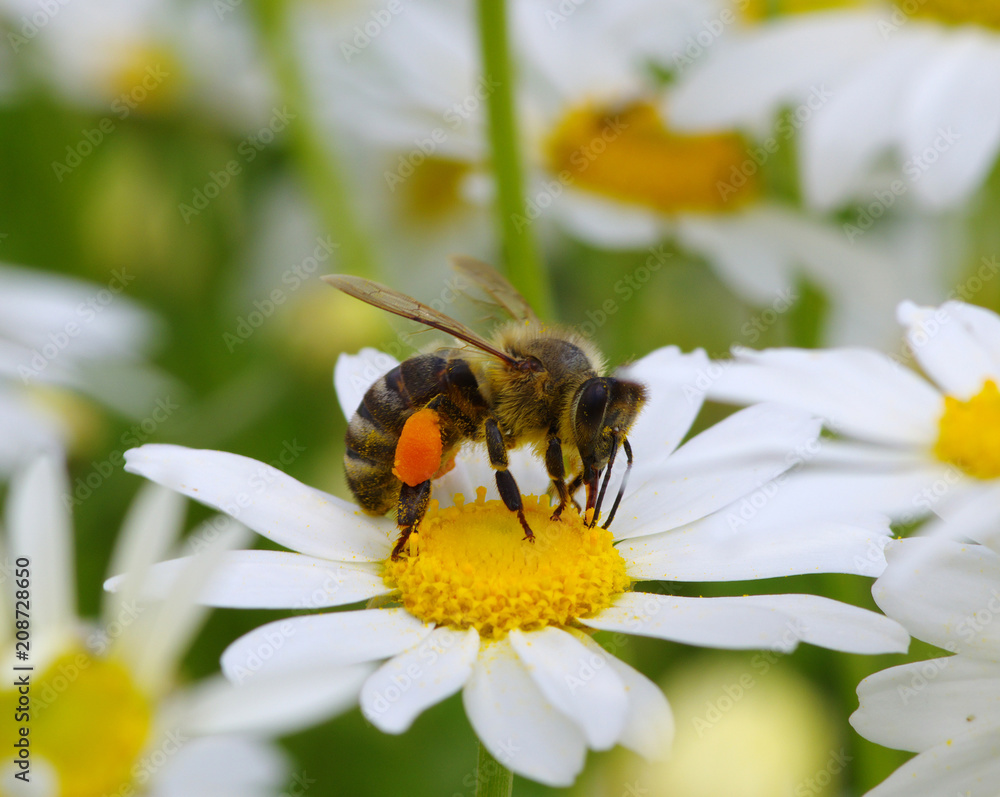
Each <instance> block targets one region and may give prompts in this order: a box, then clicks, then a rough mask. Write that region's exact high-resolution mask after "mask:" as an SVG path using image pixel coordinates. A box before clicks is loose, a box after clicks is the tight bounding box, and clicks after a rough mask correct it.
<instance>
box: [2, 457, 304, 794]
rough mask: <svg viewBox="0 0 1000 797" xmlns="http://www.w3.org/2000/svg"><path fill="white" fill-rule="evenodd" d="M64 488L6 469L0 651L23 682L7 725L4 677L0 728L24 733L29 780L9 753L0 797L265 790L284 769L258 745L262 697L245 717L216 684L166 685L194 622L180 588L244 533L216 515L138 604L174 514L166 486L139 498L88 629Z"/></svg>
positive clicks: (10, 701) (233, 695)
mask: <svg viewBox="0 0 1000 797" xmlns="http://www.w3.org/2000/svg"><path fill="white" fill-rule="evenodd" d="M68 492H69V485H68V484H67V480H66V476H65V474H64V472H63V471H62V469H61V467H60V466H58V465H57V464H56V461H55V460H54V459H51V458H42V459H38V460H35V461H34V462H33V463H32V464H31V465H30V467H28V468H27V469H26V470H25V471H22V472H20V473H19V475H18V477H17V478H16V479H15V480H14V481H13V483H12V485H11V490H10V494H9V496H8V500H7V537H6V540H5V541H4V546H3V547H4V549H5V550H4V554H5V558H4V573H3V580H4V582H5V585H4V586H5V588H4V594H3V605H4V613H3V619H2V621H0V647H2V650H3V660H4V662H5V666H6V672H7V673H8V674H10V675H11V678H12V679H13V678H15V677H19V678H26V679H27V681H26V682H23V681H22V682H21V683H27V684H28V686H27V689H28V700H29V704H28V712H27V718H25V717H24V716H21V717H20V718H19V717H18V716H17V714H16V712H15V711H14V709H15V707H19V708H23V706H22V704H21V703H19V701H20V700H21V694H20V693H19V691H18V688H19V687H18V686H17V682H15V683H14V684H12V683H11V682H10V681H7V682H6V683H5V684H4V687H3V690H2V691H0V705H2V706H3V707H4V711H3V716H2V720H0V724H2V726H3V728H4V738H5V739H12V740H16V739H19V738H21V735H22V734H21V728H24V727H27V728H28V729H29V738H30V755H29V756H28V760H29V765H30V769H29V771H28V775H27V776H26V777H24V780H25V781H29V782H28V783H25V782H22V779H19V778H17V777H16V776H17V774H18V773H19V772H23V768H22V767H21V766H19V765H18V761H19V760H21V759H20V757H18V756H17V755H16V753H17V751H16V750H15V755H14V756H10V755H8V756H5V758H4V762H3V764H2V765H0V782H2V784H3V786H2V790H3V794H28V795H31V797H42V796H43V795H44V796H46V797H49V796H51V797H90V796H91V795H102V794H104V795H110V794H119V793H120V794H148V795H156V797H172V796H174V795H176V797H182V795H183V797H192V796H195V797H201V796H204V797H209V795H213V796H214V795H218V794H220V793H230V794H240V795H246V796H247V797H255V796H256V795H261V797H263V795H267V794H276V793H277V792H278V790H279V788H280V785H281V784H282V783H283V781H284V779H285V776H286V773H287V762H286V761H285V757H284V755H282V754H281V752H280V751H279V750H278V749H277V748H276V747H274V746H272V745H271V744H270V743H269V742H266V741H264V740H263V739H262V738H260V735H261V733H269V732H275V731H280V730H283V729H284V728H286V727H288V726H287V725H284V724H282V722H280V721H275V720H274V712H273V708H272V709H271V710H270V711H269V710H268V708H267V705H266V700H265V701H264V702H261V703H260V704H259V706H258V708H259V709H260V711H259V712H257V713H255V714H254V715H249V714H247V713H246V712H245V711H244V710H243V700H244V694H245V693H243V692H242V691H241V690H236V689H235V688H234V687H232V686H231V685H230V684H229V683H228V682H226V680H225V679H223V678H221V677H218V676H216V677H213V678H209V679H206V680H204V681H201V682H199V683H198V684H197V685H195V686H194V687H190V688H185V689H181V688H178V687H177V685H176V683H175V680H176V677H177V669H178V665H179V661H180V657H181V655H182V654H183V653H184V650H185V648H186V647H187V645H188V643H189V642H190V641H191V639H192V637H193V636H194V634H195V632H196V631H197V628H198V626H199V625H200V621H201V620H202V619H204V616H205V609H204V607H201V606H198V605H196V604H195V603H194V602H193V600H192V598H191V592H192V590H194V591H197V589H198V588H199V586H200V585H201V584H203V583H204V582H205V580H206V579H207V577H208V576H209V574H210V572H211V569H212V567H213V566H214V565H215V563H216V562H217V560H218V558H219V555H220V554H221V553H222V551H223V550H224V549H226V548H228V547H231V546H232V545H234V544H237V542H238V541H239V539H241V538H243V537H244V536H245V533H246V530H245V529H242V528H240V527H238V524H236V523H234V522H233V521H232V520H230V519H229V518H215V519H213V521H211V522H209V523H206V524H205V525H204V526H203V527H202V528H200V529H199V530H197V531H196V532H195V536H194V537H192V540H193V541H196V542H200V543H201V544H202V546H203V547H204V548H205V552H204V553H203V554H201V555H200V556H197V557H193V558H192V559H190V560H188V566H187V567H186V568H185V569H184V572H183V573H182V574H181V576H180V578H179V580H178V581H177V583H176V585H175V589H174V590H173V591H172V592H171V593H170V594H169V595H167V596H166V597H167V600H165V601H163V602H161V603H155V604H149V603H145V602H143V601H141V600H140V597H139V592H140V585H141V584H142V582H143V580H144V579H145V577H146V574H147V571H148V567H149V565H150V564H151V563H152V562H153V561H155V560H156V559H158V558H160V557H162V556H163V555H164V554H165V553H166V552H167V551H168V550H169V549H170V548H171V547H172V545H173V542H174V539H175V537H176V536H177V534H178V532H179V531H180V529H181V525H182V522H183V508H184V501H183V499H181V498H180V496H178V495H176V494H175V493H172V492H170V491H169V490H163V489H161V488H147V489H145V490H144V491H143V492H142V493H141V494H140V496H139V497H138V498H137V499H136V501H135V503H134V504H133V506H132V508H131V509H130V511H129V514H128V516H127V518H126V520H125V524H124V528H123V531H122V536H121V539H120V542H119V544H118V547H117V548H116V551H115V553H114V557H113V562H112V568H113V569H114V570H126V571H127V573H126V575H124V576H122V577H121V578H120V579H119V584H120V590H119V591H118V593H117V594H115V595H109V596H108V598H107V600H106V601H105V605H104V608H103V613H102V617H101V619H100V621H99V622H98V623H93V622H90V621H87V620H84V619H81V618H79V617H78V616H77V614H76V611H75V608H74V604H75V593H76V589H75V578H74V570H75V567H74V564H73V537H72V529H71V523H72V520H71V518H70V516H69V513H68V512H67V511H66V510H65V509H64V497H65V496H66V495H67V494H68ZM188 550H190V549H188ZM195 550H197V548H195ZM15 607H17V608H19V609H20V610H21V611H22V612H23V613H26V616H27V619H25V617H24V616H22V615H18V616H17V617H18V619H19V620H21V622H22V623H25V624H26V625H25V624H15V611H14V609H15ZM21 653H26V654H27V658H22V657H21V655H20V654H21ZM261 685H264V684H261ZM271 702H272V703H273V701H271ZM214 733H221V734H224V735H219V736H214V735H210V734H214Z"/></svg>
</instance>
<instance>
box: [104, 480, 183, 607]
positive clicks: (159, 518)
mask: <svg viewBox="0 0 1000 797" xmlns="http://www.w3.org/2000/svg"><path fill="white" fill-rule="evenodd" d="M186 508H187V501H185V500H184V496H182V495H179V494H178V493H175V492H174V491H173V490H168V489H167V488H165V487H160V486H159V485H158V484H144V485H143V486H142V488H141V489H140V490H139V493H138V494H137V495H136V497H135V498H134V499H133V501H132V504H131V505H130V506H129V509H128V514H126V515H125V521H124V523H123V524H122V530H121V532H120V533H119V537H118V542H117V543H116V545H115V549H114V552H113V554H112V556H111V564H110V565H109V566H108V572H110V573H120V574H121V576H119V578H118V581H117V586H116V590H115V592H109V597H108V599H107V600H106V602H105V606H106V609H105V615H106V616H108V617H111V616H113V615H114V614H115V613H116V612H118V611H120V610H121V608H122V607H123V606H128V605H131V604H132V603H133V602H134V601H136V600H138V598H139V594H140V592H141V591H142V588H143V584H144V583H145V581H146V578H147V575H148V573H149V568H150V567H151V566H152V565H153V563H154V562H156V561H158V560H160V559H163V558H164V556H166V555H167V551H168V550H169V548H170V546H171V545H173V543H174V541H175V540H176V539H177V537H178V536H179V535H180V533H181V529H182V528H183V524H184V512H185V509H186ZM112 595H113V596H114V597H113V598H112V597H110V596H112Z"/></svg>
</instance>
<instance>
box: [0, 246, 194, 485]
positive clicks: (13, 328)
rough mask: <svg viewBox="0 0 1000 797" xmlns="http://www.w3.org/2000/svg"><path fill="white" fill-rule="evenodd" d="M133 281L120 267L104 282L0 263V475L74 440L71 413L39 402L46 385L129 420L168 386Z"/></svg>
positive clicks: (148, 316)
mask: <svg viewBox="0 0 1000 797" xmlns="http://www.w3.org/2000/svg"><path fill="white" fill-rule="evenodd" d="M132 279H133V275H131V274H130V273H128V271H127V270H124V271H119V270H116V271H113V272H112V273H111V276H110V279H109V280H108V282H107V283H105V284H104V285H97V284H92V283H87V282H83V281H80V280H76V279H72V278H69V277H65V276H57V275H55V274H47V273H44V272H41V271H37V270H32V269H27V268H20V267H15V266H9V265H6V264H0V477H3V476H5V475H6V474H8V473H10V472H11V470H12V469H13V468H14V467H15V466H16V465H18V464H19V463H24V462H27V461H28V460H30V459H31V458H32V457H33V456H34V455H36V454H37V453H38V452H40V451H49V452H58V451H61V450H62V449H63V448H64V446H65V445H66V444H67V442H68V441H70V440H71V438H72V434H73V430H72V428H71V427H72V423H71V419H69V418H68V416H67V415H66V414H65V413H61V412H60V411H59V410H58V408H53V407H52V406H51V402H49V403H47V402H45V401H42V400H39V396H38V393H39V390H40V389H48V388H54V389H56V390H58V391H63V392H66V391H71V392H75V393H80V394H83V395H85V396H88V397H90V398H93V399H96V400H97V401H99V402H100V403H102V404H104V405H106V406H108V407H110V408H112V409H114V410H116V411H118V412H121V413H124V414H125V415H128V416H132V417H142V415H143V414H144V413H148V412H149V411H150V410H151V408H152V406H153V404H154V402H155V400H156V398H157V397H161V398H162V397H163V396H165V395H168V394H169V393H170V392H171V391H170V389H169V380H167V379H166V377H164V376H163V375H162V374H159V373H157V372H156V371H154V370H153V369H152V368H150V367H149V366H148V365H147V364H145V363H144V361H143V357H144V354H145V352H146V351H147V350H148V349H149V348H150V346H151V344H152V343H153V342H154V339H155V335H156V332H157V329H156V324H155V319H154V318H153V317H152V315H151V314H149V313H148V312H146V311H145V310H143V309H142V308H140V307H139V306H137V305H136V304H135V303H133V302H132V301H131V300H129V299H128V298H127V297H125V296H124V295H123V292H124V291H125V290H126V289H127V287H128V284H129V283H130V282H131V281H132ZM174 387H176V386H174Z"/></svg>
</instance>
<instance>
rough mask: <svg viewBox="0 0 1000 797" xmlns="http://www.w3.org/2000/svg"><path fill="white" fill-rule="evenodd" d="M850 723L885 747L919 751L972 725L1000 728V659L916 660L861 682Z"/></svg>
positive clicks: (958, 733) (976, 729)
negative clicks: (996, 660) (993, 660)
mask: <svg viewBox="0 0 1000 797" xmlns="http://www.w3.org/2000/svg"><path fill="white" fill-rule="evenodd" d="M858 700H859V701H860V702H861V706H860V708H858V710H857V711H855V712H854V714H852V715H851V725H853V726H854V729H855V730H856V731H857V732H858V733H860V734H861V735H862V736H864V737H865V738H866V739H870V740H871V741H873V742H876V743H877V744H880V745H882V746H883V747H892V748H894V749H896V750H910V751H911V752H914V753H919V752H921V751H923V750H927V749H928V748H930V747H934V746H935V745H938V744H942V743H944V742H947V741H948V740H949V739H953V738H956V737H959V736H962V735H963V734H965V733H968V732H970V731H976V732H979V731H986V730H990V729H995V728H1000V664H997V663H996V662H985V661H976V660H975V659H967V658H965V657H964V656H950V657H948V658H943V659H929V660H928V661H915V662H913V663H911V664H903V665H901V666H899V667H892V668H890V669H888V670H882V672H877V673H875V674H874V675H869V676H868V677H867V678H865V679H864V680H863V681H862V682H861V683H860V684H859V685H858Z"/></svg>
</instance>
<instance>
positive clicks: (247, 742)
mask: <svg viewBox="0 0 1000 797" xmlns="http://www.w3.org/2000/svg"><path fill="white" fill-rule="evenodd" d="M175 745H176V747H177V749H176V750H174V747H175ZM160 747H162V751H163V752H166V751H168V750H169V751H170V752H172V755H169V756H167V761H166V763H165V764H164V765H163V766H162V768H157V769H156V771H155V776H154V777H153V780H152V782H151V783H150V787H149V789H150V790H149V796H150V797H273V795H274V794H277V793H278V790H279V789H280V788H281V786H282V784H283V783H284V782H285V780H286V778H287V777H288V772H289V770H290V766H289V762H288V759H287V758H286V757H285V755H284V754H283V753H282V752H281V748H279V747H277V746H276V745H274V744H271V743H270V742H265V741H262V740H259V739H251V738H246V737H241V736H214V737H211V738H205V739H186V740H184V742H183V744H179V745H177V744H176V742H174V741H173V740H172V739H171V737H170V736H169V732H168V735H167V737H166V739H165V740H164V741H163V742H162V743H161V744H159V745H154V753H153V755H155V751H157V750H158V749H159V748H160ZM156 760H159V756H157V759H156ZM149 763H150V764H152V761H150V762H149ZM152 768H153V767H152V766H150V767H149V770H152Z"/></svg>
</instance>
